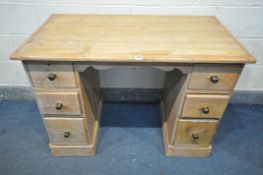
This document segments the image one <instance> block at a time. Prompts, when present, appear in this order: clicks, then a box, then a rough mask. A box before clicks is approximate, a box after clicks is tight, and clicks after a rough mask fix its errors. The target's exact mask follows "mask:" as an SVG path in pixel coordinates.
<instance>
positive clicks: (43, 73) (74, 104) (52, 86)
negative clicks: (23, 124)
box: [27, 62, 88, 145]
mask: <svg viewBox="0 0 263 175" xmlns="http://www.w3.org/2000/svg"><path fill="white" fill-rule="evenodd" d="M27 70H28V75H29V78H30V80H31V82H32V86H33V89H34V92H35V95H36V98H37V103H38V107H39V110H40V113H41V114H42V118H43V122H44V124H45V127H46V130H47V132H48V136H49V139H50V142H51V143H52V144H53V145H86V144H88V136H87V121H86V117H84V114H83V111H82V108H81V100H80V98H81V97H80V88H79V87H78V85H77V83H76V78H75V75H74V70H73V66H72V64H70V63H61V64H60V63H52V62H51V63H44V62H43V63H37V62H32V63H28V64H27Z"/></svg>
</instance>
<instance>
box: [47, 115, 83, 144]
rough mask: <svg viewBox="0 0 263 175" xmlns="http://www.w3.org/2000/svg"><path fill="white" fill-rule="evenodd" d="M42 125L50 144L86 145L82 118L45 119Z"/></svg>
mask: <svg viewBox="0 0 263 175" xmlns="http://www.w3.org/2000/svg"><path fill="white" fill-rule="evenodd" d="M44 123H45V126H46V129H47V132H48V136H49V139H50V142H51V143H52V144H55V145H59V144H87V143H88V138H87V134H86V126H85V120H84V119H83V118H57V117H45V118H44Z"/></svg>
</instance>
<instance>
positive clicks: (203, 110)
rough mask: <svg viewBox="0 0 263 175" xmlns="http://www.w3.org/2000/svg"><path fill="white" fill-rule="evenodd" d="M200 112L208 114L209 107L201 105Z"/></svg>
mask: <svg viewBox="0 0 263 175" xmlns="http://www.w3.org/2000/svg"><path fill="white" fill-rule="evenodd" d="M202 112H203V113H204V114H208V113H209V112H210V111H209V108H208V107H207V106H203V108H202Z"/></svg>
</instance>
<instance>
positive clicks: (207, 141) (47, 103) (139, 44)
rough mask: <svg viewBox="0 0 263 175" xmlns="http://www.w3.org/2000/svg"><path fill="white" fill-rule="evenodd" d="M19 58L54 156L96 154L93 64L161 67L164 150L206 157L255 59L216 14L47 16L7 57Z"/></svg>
mask: <svg viewBox="0 0 263 175" xmlns="http://www.w3.org/2000/svg"><path fill="white" fill-rule="evenodd" d="M10 58H11V59H13V60H22V62H23V65H24V67H25V69H26V72H27V75H28V79H29V80H30V82H31V85H32V88H33V91H34V93H35V96H36V99H37V104H38V107H39V110H40V113H41V116H42V119H43V121H44V124H45V127H46V129H47V132H48V135H49V138H50V145H49V146H50V149H51V153H52V155H54V156H75V155H80V156H83V155H87V156H90V155H95V153H96V142H97V138H98V131H99V121H100V114H101V110H102V102H103V100H102V97H101V94H100V86H99V76H98V71H99V70H103V69H108V68H112V67H115V66H116V67H118V66H124V67H139V68H143V67H153V68H156V69H161V70H163V71H166V77H165V83H164V85H163V91H162V96H161V97H160V99H161V102H160V104H161V111H162V114H161V116H162V121H163V138H164V148H165V153H166V155H167V156H197V157H204V156H209V154H210V152H211V149H212V147H211V142H212V139H213V136H214V134H215V132H216V129H217V127H218V124H219V122H220V120H221V117H222V116H223V114H224V111H225V109H226V107H227V104H228V102H229V99H230V96H231V94H232V92H233V88H234V86H235V84H236V82H237V80H238V78H239V75H240V73H241V71H242V68H243V66H244V64H246V63H255V62H256V60H255V59H254V58H253V57H252V56H251V55H250V54H249V53H248V52H247V51H246V50H245V49H244V48H243V47H242V46H241V45H240V44H239V43H238V42H237V41H236V40H235V38H233V37H232V36H231V34H230V33H229V32H228V31H227V30H226V29H225V28H224V27H223V25H222V24H220V22H219V21H218V20H217V19H216V18H215V17H208V16H203V17H201V16H200V17H194V16H188V17H182V16H180V17H179V16H95V15H53V16H51V17H50V18H49V19H48V20H47V22H46V23H45V24H44V25H43V26H42V27H41V28H40V29H39V30H38V31H36V32H35V33H34V34H33V35H32V36H31V37H30V38H29V39H28V40H27V41H26V42H25V43H24V44H23V45H22V46H21V47H20V48H19V49H18V50H17V51H15V52H14V53H13V54H12V55H11V56H10Z"/></svg>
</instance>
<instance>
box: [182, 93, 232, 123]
mask: <svg viewBox="0 0 263 175" xmlns="http://www.w3.org/2000/svg"><path fill="white" fill-rule="evenodd" d="M229 98H230V97H229V96H228V95H207V94H186V96H185V101H184V106H183V110H182V113H181V117H190V118H194V117H196V118H220V117H222V115H223V114H224V111H225V109H226V107H227V104H228V101H229Z"/></svg>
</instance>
